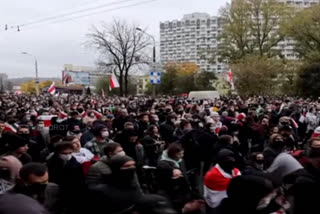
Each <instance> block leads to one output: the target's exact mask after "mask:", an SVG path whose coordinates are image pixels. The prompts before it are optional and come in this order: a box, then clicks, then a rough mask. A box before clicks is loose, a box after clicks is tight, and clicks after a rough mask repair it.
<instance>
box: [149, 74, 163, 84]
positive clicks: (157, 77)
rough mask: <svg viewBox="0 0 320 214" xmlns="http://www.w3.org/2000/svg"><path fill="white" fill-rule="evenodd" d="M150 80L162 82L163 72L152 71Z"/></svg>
mask: <svg viewBox="0 0 320 214" xmlns="http://www.w3.org/2000/svg"><path fill="white" fill-rule="evenodd" d="M150 82H151V84H156V85H158V84H160V83H161V72H150Z"/></svg>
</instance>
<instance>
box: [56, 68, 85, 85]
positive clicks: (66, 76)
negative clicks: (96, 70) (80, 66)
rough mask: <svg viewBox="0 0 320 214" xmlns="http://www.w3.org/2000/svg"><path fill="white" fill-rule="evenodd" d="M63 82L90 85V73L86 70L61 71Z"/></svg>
mask: <svg viewBox="0 0 320 214" xmlns="http://www.w3.org/2000/svg"><path fill="white" fill-rule="evenodd" d="M62 81H63V83H64V84H70V83H71V84H79V85H90V74H89V73H88V72H77V71H63V79H62Z"/></svg>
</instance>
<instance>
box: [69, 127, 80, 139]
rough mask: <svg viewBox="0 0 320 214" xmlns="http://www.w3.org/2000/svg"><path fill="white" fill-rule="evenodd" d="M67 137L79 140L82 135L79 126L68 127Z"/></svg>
mask: <svg viewBox="0 0 320 214" xmlns="http://www.w3.org/2000/svg"><path fill="white" fill-rule="evenodd" d="M67 136H74V137H76V138H78V139H81V136H82V133H81V130H80V126H78V125H74V126H72V127H70V130H69V131H68V132H67Z"/></svg>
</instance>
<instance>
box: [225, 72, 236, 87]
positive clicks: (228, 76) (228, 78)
mask: <svg viewBox="0 0 320 214" xmlns="http://www.w3.org/2000/svg"><path fill="white" fill-rule="evenodd" d="M227 80H228V82H229V83H230V85H231V90H234V82H233V74H232V71H231V70H229V71H228V73H227Z"/></svg>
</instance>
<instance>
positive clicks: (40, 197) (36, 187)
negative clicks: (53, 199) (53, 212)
mask: <svg viewBox="0 0 320 214" xmlns="http://www.w3.org/2000/svg"><path fill="white" fill-rule="evenodd" d="M46 188H47V184H39V183H38V184H31V185H29V186H26V191H27V194H28V195H29V196H31V197H34V196H35V197H36V199H37V201H39V202H40V203H43V202H44V195H45V190H46Z"/></svg>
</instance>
